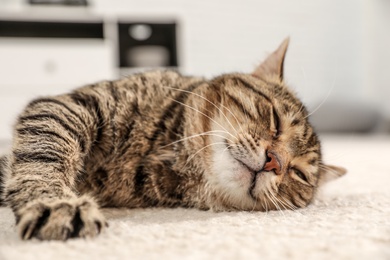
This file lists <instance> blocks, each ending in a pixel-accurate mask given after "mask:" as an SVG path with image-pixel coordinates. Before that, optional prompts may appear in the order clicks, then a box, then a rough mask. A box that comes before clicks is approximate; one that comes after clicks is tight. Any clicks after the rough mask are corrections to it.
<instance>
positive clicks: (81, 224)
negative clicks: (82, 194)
mask: <svg viewBox="0 0 390 260" xmlns="http://www.w3.org/2000/svg"><path fill="white" fill-rule="evenodd" d="M18 219H19V221H18V223H17V225H18V227H19V231H20V237H21V238H22V239H24V240H28V239H32V238H37V239H40V240H67V239H69V238H75V237H94V236H96V235H98V234H99V233H100V232H101V231H102V229H104V228H105V227H107V226H108V224H107V222H106V220H105V219H104V217H103V215H102V214H101V212H100V211H99V209H98V206H97V205H96V203H95V202H93V201H92V200H89V199H88V198H79V199H74V200H70V201H69V200H68V201H60V200H58V201H51V202H42V201H35V202H33V203H29V204H28V205H27V206H26V207H24V208H22V209H21V210H19V211H18Z"/></svg>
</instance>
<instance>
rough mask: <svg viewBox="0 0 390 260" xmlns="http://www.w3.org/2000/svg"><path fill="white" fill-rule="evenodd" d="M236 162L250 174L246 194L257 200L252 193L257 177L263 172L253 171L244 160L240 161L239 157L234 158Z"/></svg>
mask: <svg viewBox="0 0 390 260" xmlns="http://www.w3.org/2000/svg"><path fill="white" fill-rule="evenodd" d="M235 159H236V161H237V162H239V163H240V165H241V166H242V168H245V170H246V171H247V172H248V173H249V174H250V181H249V187H248V195H249V197H251V198H252V199H253V200H255V201H256V200H257V198H256V196H255V195H254V190H255V187H256V182H257V181H258V180H257V179H258V177H259V175H261V174H264V172H263V171H255V170H253V169H251V168H250V167H249V166H248V165H246V164H245V163H244V162H242V161H241V160H240V159H237V158H235Z"/></svg>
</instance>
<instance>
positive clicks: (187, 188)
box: [3, 48, 342, 240]
mask: <svg viewBox="0 0 390 260" xmlns="http://www.w3.org/2000/svg"><path fill="white" fill-rule="evenodd" d="M278 50H280V48H279V49H278ZM284 53H285V49H284V51H283V55H282V56H283V57H282V59H281V61H282V60H283V58H284ZM271 59H272V55H271ZM267 62H270V61H269V60H267V61H266V62H265V63H264V64H267ZM276 67H277V68H280V66H279V67H278V66H276ZM259 70H260V71H262V70H263V69H262V67H261V66H260V69H258V70H257V71H259ZM266 71H267V75H262V74H261V73H260V74H259V73H257V74H256V73H254V74H253V75H248V74H227V75H222V76H219V77H217V78H214V79H212V80H205V79H201V78H194V77H184V76H182V75H180V74H178V73H177V72H173V71H152V72H147V73H142V74H136V75H133V76H130V77H128V78H125V79H121V80H117V81H106V82H100V83H98V84H94V85H90V86H86V87H83V88H80V89H76V90H75V91H73V92H71V93H68V94H64V95H60V96H55V97H45V98H39V99H36V100H34V101H32V102H31V103H30V104H29V105H28V106H27V107H26V109H25V110H24V111H23V113H22V114H21V115H20V116H19V118H18V120H17V123H16V125H15V130H14V140H13V147H12V153H11V154H10V155H9V156H8V157H7V160H5V159H4V160H3V161H6V163H5V164H6V165H7V167H3V168H5V169H6V170H4V172H7V176H8V177H7V178H6V181H5V191H4V198H5V200H6V203H7V204H8V205H9V206H10V207H11V208H12V209H13V211H14V213H15V216H16V220H17V223H18V226H19V230H20V235H21V237H22V238H23V239H30V238H33V237H36V238H38V239H60V240H63V239H67V238H71V237H87V236H95V235H96V234H98V233H99V232H100V230H101V229H102V228H104V227H105V226H106V222H105V220H104V217H103V216H102V214H101V213H100V211H99V209H98V208H99V207H130V208H135V207H151V206H166V207H177V206H182V207H196V208H199V209H213V210H216V211H219V210H262V211H266V210H272V209H292V210H294V209H297V208H301V207H304V206H306V205H307V204H308V203H310V201H311V200H312V199H313V196H314V194H315V191H316V190H317V187H318V185H319V183H320V182H321V181H322V179H325V178H324V177H322V176H325V172H329V171H326V170H325V169H330V168H329V167H326V166H325V165H324V164H323V163H322V160H321V148H320V143H319V140H318V137H317V135H316V134H315V132H314V130H313V128H312V127H311V125H310V124H309V122H308V112H307V110H306V109H305V107H304V106H303V104H302V103H301V102H300V101H299V100H298V99H297V98H296V96H295V95H294V94H293V93H291V92H290V91H289V90H288V88H287V87H286V86H285V85H284V82H283V80H282V73H281V71H279V72H278V73H276V74H275V73H271V72H272V70H266ZM277 74H279V75H277ZM5 164H4V165H5ZM331 169H332V172H334V173H340V174H341V173H342V170H340V169H339V168H336V167H333V168H331Z"/></svg>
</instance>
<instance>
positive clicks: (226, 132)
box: [169, 98, 238, 140]
mask: <svg viewBox="0 0 390 260" xmlns="http://www.w3.org/2000/svg"><path fill="white" fill-rule="evenodd" d="M169 99H171V100H172V101H174V102H176V103H179V104H181V105H183V106H185V107H188V108H190V109H192V110H194V111H196V112H198V113H199V114H201V115H203V116H205V117H207V118H208V119H210V120H211V121H213V122H214V123H215V124H216V125H218V126H220V127H221V128H222V129H223V130H225V131H226V133H228V134H229V135H230V136H232V137H233V138H236V139H237V140H238V138H237V137H235V136H234V135H232V134H231V133H230V132H229V131H228V130H226V128H225V127H223V126H222V125H220V124H219V123H218V122H217V121H215V120H214V119H212V118H211V117H209V116H208V115H206V114H205V113H203V112H201V111H199V110H198V109H196V108H194V107H192V106H189V105H187V104H184V103H183V102H180V101H178V100H176V99H173V98H169Z"/></svg>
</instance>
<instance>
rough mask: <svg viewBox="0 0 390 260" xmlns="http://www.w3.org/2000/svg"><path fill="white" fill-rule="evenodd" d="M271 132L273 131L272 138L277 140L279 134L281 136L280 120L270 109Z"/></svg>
mask: <svg viewBox="0 0 390 260" xmlns="http://www.w3.org/2000/svg"><path fill="white" fill-rule="evenodd" d="M272 120H273V122H272V124H273V125H272V126H273V127H272V128H273V129H272V131H273V138H274V139H277V138H278V137H279V136H280V134H281V129H280V118H279V116H278V113H277V112H276V111H275V109H272Z"/></svg>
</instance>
